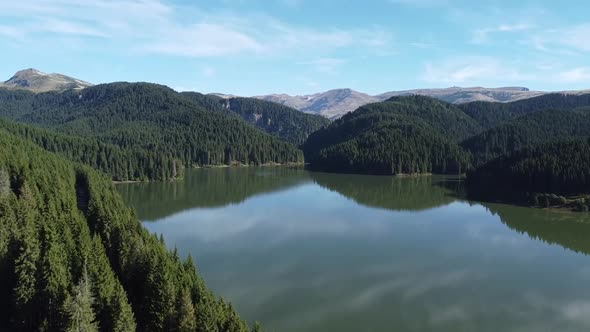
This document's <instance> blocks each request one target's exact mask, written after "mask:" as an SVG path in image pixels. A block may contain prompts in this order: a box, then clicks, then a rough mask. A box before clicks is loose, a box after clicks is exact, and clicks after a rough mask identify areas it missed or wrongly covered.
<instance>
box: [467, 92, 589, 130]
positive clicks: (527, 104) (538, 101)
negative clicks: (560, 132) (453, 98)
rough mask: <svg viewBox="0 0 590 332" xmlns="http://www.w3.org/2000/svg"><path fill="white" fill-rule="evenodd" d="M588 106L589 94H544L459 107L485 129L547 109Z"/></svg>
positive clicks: (480, 102) (478, 102)
mask: <svg viewBox="0 0 590 332" xmlns="http://www.w3.org/2000/svg"><path fill="white" fill-rule="evenodd" d="M586 106H590V94H582V95H568V94H562V93H552V94H546V95H542V96H539V97H534V98H529V99H523V100H518V101H514V102H511V103H490V102H483V101H477V102H472V103H467V104H462V105H459V106H458V107H459V108H461V109H462V110H463V111H464V112H465V113H466V114H467V115H469V116H471V117H472V118H473V119H474V120H476V121H477V122H478V123H479V124H480V125H481V126H483V127H484V128H486V129H489V128H493V127H495V126H498V125H500V124H501V123H502V122H505V121H509V120H512V119H515V118H518V117H520V116H523V115H526V114H529V113H534V112H538V111H542V110H547V109H574V108H580V107H586Z"/></svg>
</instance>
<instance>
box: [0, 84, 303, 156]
mask: <svg viewBox="0 0 590 332" xmlns="http://www.w3.org/2000/svg"><path fill="white" fill-rule="evenodd" d="M3 93H4V95H2V96H0V97H2V99H3V100H5V101H6V102H3V103H2V104H0V115H2V116H5V117H9V118H12V119H15V120H17V121H23V122H27V123H30V124H34V125H38V126H44V127H48V128H50V129H52V130H55V131H59V132H60V133H62V134H68V135H76V136H81V137H85V138H92V139H97V140H99V141H101V142H103V143H108V144H112V145H116V146H118V147H120V148H122V149H141V150H146V151H151V152H153V153H155V154H157V155H158V156H162V157H166V158H169V159H171V160H174V159H178V160H181V161H182V163H183V164H185V165H188V166H192V165H219V164H253V165H258V164H266V163H299V162H302V161H303V155H302V153H301V151H299V150H298V149H297V148H295V147H294V146H292V145H291V144H288V143H286V142H283V141H281V140H279V139H277V138H275V137H273V136H271V135H268V134H265V133H263V132H261V131H259V130H257V129H256V128H254V127H252V126H250V125H248V124H247V123H245V122H244V121H242V120H241V119H239V118H238V117H235V116H228V115H227V114H222V113H220V112H211V111H207V110H205V109H203V108H202V106H200V105H199V104H196V103H195V102H194V101H192V100H191V98H188V97H186V96H183V95H182V94H179V93H177V92H175V91H174V90H172V89H169V88H167V87H164V86H160V85H156V84H147V83H133V84H132V83H112V84H103V85H97V86H93V87H90V88H86V89H84V90H81V91H66V92H63V93H54V92H50V93H42V94H37V95H34V94H26V93H25V94H22V96H21V94H20V92H19V94H18V95H17V96H16V97H14V96H11V95H10V93H9V92H6V90H3ZM21 97H22V98H21Z"/></svg>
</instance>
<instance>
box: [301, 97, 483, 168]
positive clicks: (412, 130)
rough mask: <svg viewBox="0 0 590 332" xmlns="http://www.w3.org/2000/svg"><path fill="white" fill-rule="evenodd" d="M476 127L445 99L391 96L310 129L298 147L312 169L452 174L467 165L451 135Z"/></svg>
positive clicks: (472, 131) (466, 133)
mask: <svg viewBox="0 0 590 332" xmlns="http://www.w3.org/2000/svg"><path fill="white" fill-rule="evenodd" d="M480 130H481V128H480V127H479V125H478V124H477V123H476V122H475V121H474V120H473V119H471V118H470V117H469V116H467V115H466V114H464V113H463V112H462V111H461V110H459V109H458V108H456V107H455V106H453V105H451V104H448V103H444V102H441V101H439V100H436V99H433V98H429V97H423V96H411V97H393V98H391V99H390V100H388V101H386V102H382V103H374V104H369V105H366V106H363V107H361V108H359V109H358V110H356V111H355V112H352V113H348V114H346V115H345V116H343V117H342V118H340V119H338V120H336V121H334V122H333V123H332V124H330V125H329V126H327V127H324V128H322V129H320V130H318V131H316V132H315V133H313V134H311V135H310V136H309V138H308V140H307V142H306V143H305V145H304V147H303V149H304V153H305V159H306V161H307V162H309V163H310V167H311V168H313V169H316V170H323V171H330V172H351V173H368V174H414V173H454V174H456V173H461V172H462V170H464V169H466V168H467V167H468V165H469V156H468V155H467V154H466V153H465V152H464V151H463V150H462V149H461V148H460V147H459V146H458V144H457V141H458V140H460V139H462V138H465V137H469V136H471V135H474V134H476V133H477V132H479V131H480Z"/></svg>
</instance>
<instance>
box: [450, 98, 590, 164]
mask: <svg viewBox="0 0 590 332" xmlns="http://www.w3.org/2000/svg"><path fill="white" fill-rule="evenodd" d="M587 136H590V108H586V109H578V110H544V111H538V112H534V113H529V114H527V115H524V116H522V117H519V118H516V119H515V120H512V121H510V122H507V123H505V124H502V125H500V126H498V127H494V128H492V129H489V130H487V131H485V132H482V133H480V134H478V135H476V136H474V137H470V138H468V139H466V140H465V141H463V142H462V143H461V146H462V147H463V148H465V149H467V150H468V151H470V152H471V153H472V154H473V157H474V163H475V164H476V165H478V164H482V163H484V162H486V161H489V160H492V159H495V158H497V157H499V156H501V155H504V154H510V153H513V152H516V151H518V150H520V149H523V148H525V147H530V146H533V145H536V144H539V143H542V142H544V141H547V140H552V139H559V138H572V137H587Z"/></svg>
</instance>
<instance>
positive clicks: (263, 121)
mask: <svg viewBox="0 0 590 332" xmlns="http://www.w3.org/2000/svg"><path fill="white" fill-rule="evenodd" d="M226 103H227V108H228V109H229V110H230V111H232V112H234V113H236V114H238V115H239V116H240V117H242V119H244V120H246V121H247V122H248V123H250V124H252V125H254V126H256V127H258V128H259V129H262V130H264V131H265V132H267V133H269V134H271V135H274V136H277V137H279V138H281V139H283V140H285V141H287V142H289V143H291V144H295V145H301V144H303V143H304V142H305V140H306V139H307V137H308V136H309V135H310V134H311V133H313V132H315V131H316V130H318V129H320V128H322V127H323V126H326V125H328V124H329V123H330V120H328V119H326V118H324V117H323V116H321V115H314V114H307V113H303V112H300V111H298V110H296V109H293V108H290V107H287V106H283V105H280V104H277V103H273V102H270V101H264V100H259V99H254V98H231V99H228V100H227V101H226Z"/></svg>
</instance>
